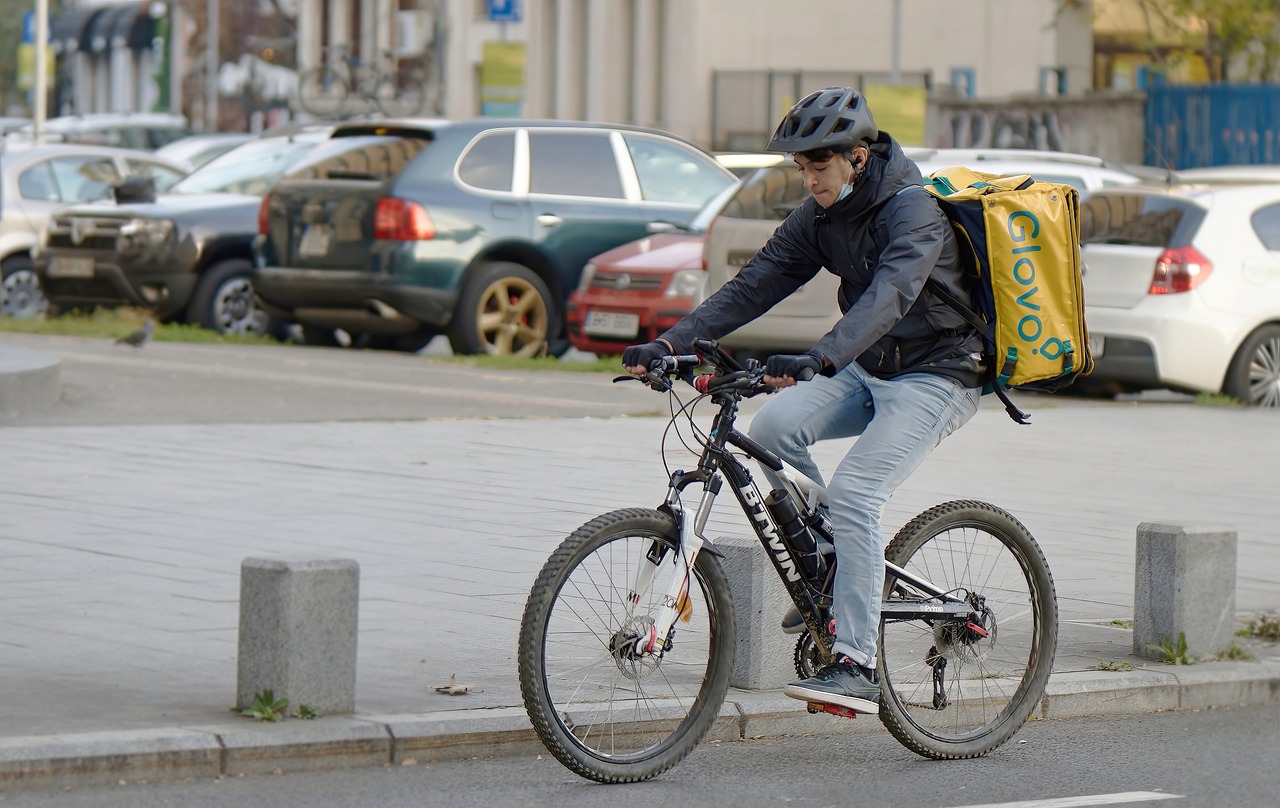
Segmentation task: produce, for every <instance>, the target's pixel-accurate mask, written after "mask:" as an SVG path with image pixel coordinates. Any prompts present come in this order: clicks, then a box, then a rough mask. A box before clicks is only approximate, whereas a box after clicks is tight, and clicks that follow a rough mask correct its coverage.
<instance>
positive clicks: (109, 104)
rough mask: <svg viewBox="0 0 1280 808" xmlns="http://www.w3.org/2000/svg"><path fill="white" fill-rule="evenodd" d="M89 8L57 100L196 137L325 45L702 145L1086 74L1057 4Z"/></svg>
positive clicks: (493, 110)
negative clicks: (841, 88)
mask: <svg viewBox="0 0 1280 808" xmlns="http://www.w3.org/2000/svg"><path fill="white" fill-rule="evenodd" d="M87 2H92V3H93V4H92V5H82V6H74V7H70V8H68V9H67V10H64V11H63V12H62V15H61V16H60V17H59V18H57V19H56V20H55V22H54V24H53V29H52V30H53V31H54V33H55V36H54V37H51V38H53V39H54V40H55V52H56V53H57V58H58V71H59V74H58V75H59V77H60V79H61V80H60V82H59V88H60V89H59V95H58V98H57V104H56V106H55V107H54V108H53V109H55V110H56V111H59V112H67V111H75V112H89V111H99V110H112V111H116V110H123V109H139V110H142V109H155V108H157V107H169V108H170V109H171V110H172V111H180V112H183V113H184V114H186V115H187V116H188V117H189V118H190V119H191V120H192V123H193V124H195V125H196V126H197V128H202V129H211V128H224V129H225V128H243V125H244V124H245V123H246V122H247V120H248V118H247V117H246V116H245V115H242V114H239V111H243V110H244V109H245V108H246V107H254V106H257V107H261V108H262V109H266V110H268V111H269V112H271V113H272V114H273V115H274V116H275V117H277V118H278V117H280V116H282V115H287V114H292V113H294V112H296V111H297V105H296V104H295V103H294V101H295V100H296V93H297V85H296V84H290V83H289V82H287V81H284V82H282V81H280V80H279V76H278V74H277V73H276V72H275V70H276V69H284V70H286V71H288V72H290V73H292V75H294V76H296V75H297V72H298V71H302V70H305V69H307V68H309V67H313V66H315V65H318V64H320V63H321V62H322V60H324V59H325V58H339V57H338V56H337V55H336V54H337V50H336V48H343V49H345V50H346V51H347V52H348V53H350V54H351V55H352V56H354V57H355V58H358V59H361V60H365V61H373V62H374V63H377V64H379V65H381V66H383V67H386V68H388V69H390V70H396V69H397V68H403V67H404V65H406V64H407V63H408V60H413V59H421V60H425V61H427V62H428V63H429V64H430V65H431V66H432V68H433V71H432V75H433V79H432V80H431V82H430V83H431V88H430V92H429V94H428V95H429V96H430V103H429V105H428V109H427V112H428V113H429V114H437V115H443V116H447V117H470V116H474V115H479V114H488V115H507V116H510V115H523V116H528V117H552V118H564V119H587V120H602V121H615V122H626V123H636V124H641V125H647V126H654V127H657V128H661V129H665V130H668V131H671V132H673V133H675V134H677V135H681V136H683V137H685V138H688V139H690V140H693V141H694V142H697V143H699V144H700V145H703V146H706V147H709V148H717V149H735V148H736V149H758V148H760V147H761V146H763V144H764V142H765V140H766V139H767V136H768V133H769V132H770V131H771V130H772V128H773V125H774V123H775V122H776V121H777V119H778V118H779V117H780V116H781V114H782V112H783V111H784V110H785V109H786V108H787V107H788V106H789V105H790V104H791V103H792V102H793V101H794V100H795V99H796V98H798V97H800V95H802V94H803V93H806V92H808V91H810V90H812V89H814V88H818V87H822V86H827V85H831V84H853V85H855V86H859V87H862V88H863V89H865V90H867V91H868V93H869V94H872V95H875V94H879V95H878V96H876V99H875V104H876V106H875V108H876V110H877V115H878V116H881V117H883V118H884V120H885V121H892V122H893V124H894V125H893V127H892V128H891V127H890V126H888V125H886V126H885V128H887V129H890V131H894V130H895V129H896V130H897V131H896V132H895V134H899V135H903V138H902V139H904V140H907V141H911V140H915V141H916V142H923V141H924V140H925V139H926V133H925V127H924V117H925V112H924V110H925V104H926V103H927V102H926V99H927V98H934V99H936V98H966V97H968V98H988V99H990V98H1009V97H1046V96H1050V97H1059V96H1080V95H1082V94H1084V93H1085V92H1087V91H1089V90H1091V89H1092V88H1093V85H1094V79H1093V74H1092V70H1093V59H1094V57H1093V41H1092V33H1091V24H1092V19H1091V18H1092V11H1091V8H1090V6H1089V4H1088V3H1083V4H1080V5H1075V4H1071V3H1067V4H1065V5H1064V4H1063V3H1061V2H1060V0H857V2H849V0H788V2H787V3H785V4H784V3H777V2H774V1H773V0H287V1H286V0H167V2H163V1H162V2H148V3H139V2H136V0H133V1H132V2H126V3H122V4H113V5H103V2H102V0H87ZM1064 9H1065V10H1064ZM212 11H216V12H217V15H218V16H217V26H216V29H215V30H216V37H215V39H216V48H215V49H214V50H212V51H211V50H210V48H209V44H210V43H209V40H210V29H211V28H213V26H210V25H209V17H208V15H209V14H210V13H211V12H212ZM170 30H171V31H173V36H172V37H166V38H164V39H163V41H161V37H159V36H158V35H157V34H158V32H162V33H167V31H170ZM157 47H161V48H163V50H157ZM164 58H168V59H169V62H168V63H164V62H163V60H164ZM228 65H231V66H238V68H236V69H228V67H227V66H228ZM211 66H215V67H214V68H213V72H211V70H210V67H211ZM218 73H223V75H222V79H223V80H222V81H221V83H219V81H218ZM215 88H217V89H216V93H217V95H218V96H220V101H218V102H217V103H215V104H210V103H209V101H210V97H211V96H212V95H213V94H214V93H215ZM290 94H293V96H294V97H293V98H290V97H288V96H289V95H290ZM255 111H259V112H260V111H261V110H255ZM348 111H365V110H362V109H352V110H348ZM215 116H216V118H217V120H216V121H214V120H212V118H213V117H215ZM256 120H258V121H261V118H258V119H256ZM268 122H269V121H268Z"/></svg>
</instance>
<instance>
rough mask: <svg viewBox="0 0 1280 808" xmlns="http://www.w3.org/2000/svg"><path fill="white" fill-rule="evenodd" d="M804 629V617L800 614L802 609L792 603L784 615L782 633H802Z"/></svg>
mask: <svg viewBox="0 0 1280 808" xmlns="http://www.w3.org/2000/svg"><path fill="white" fill-rule="evenodd" d="M803 631H804V618H803V617H801V616H800V610H799V609H797V608H796V607H795V604H792V606H791V608H790V609H787V613H786V614H784V615H783V616H782V633H783V634H800V633H801V632H803Z"/></svg>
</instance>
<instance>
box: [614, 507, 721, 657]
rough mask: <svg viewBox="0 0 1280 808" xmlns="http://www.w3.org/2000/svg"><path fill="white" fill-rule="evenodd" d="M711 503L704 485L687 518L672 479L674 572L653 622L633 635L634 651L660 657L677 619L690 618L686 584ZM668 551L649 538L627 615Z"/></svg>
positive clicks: (662, 544) (703, 541) (665, 547)
mask: <svg viewBox="0 0 1280 808" xmlns="http://www.w3.org/2000/svg"><path fill="white" fill-rule="evenodd" d="M714 503H715V493H714V492H713V491H712V490H711V489H710V488H704V489H703V492H702V500H701V501H700V502H699V503H698V509H697V510H696V511H695V512H694V514H693V516H692V517H690V515H689V514H688V513H687V512H686V511H685V509H684V506H683V505H682V504H681V502H680V494H679V489H678V488H677V486H676V485H675V484H674V482H673V485H672V486H671V490H670V491H669V492H668V494H667V501H666V505H667V508H668V509H669V510H670V511H671V513H672V515H674V516H675V519H676V530H677V531H678V533H679V545H678V547H677V548H676V552H677V553H678V556H677V558H676V559H675V560H674V562H673V565H672V572H673V574H672V575H671V580H670V581H669V582H667V583H666V590H665V592H664V593H663V595H662V601H661V603H662V608H661V609H660V610H659V612H658V614H657V616H656V617H654V619H653V624H652V625H650V626H648V629H647V630H646V631H643V632H640V636H637V637H636V638H635V640H634V648H633V649H632V650H633V652H634V653H636V654H640V655H644V654H656V655H658V656H661V655H662V654H663V653H664V652H665V651H666V649H667V643H668V640H669V639H670V637H671V630H672V628H673V627H674V626H675V624H676V620H678V619H680V618H681V617H682V616H683V617H684V619H685V620H688V619H689V614H690V611H689V610H690V605H689V587H690V586H691V585H692V581H691V579H692V573H693V564H694V562H695V561H696V560H697V558H698V553H700V552H701V551H702V546H703V544H704V543H705V541H706V540H705V538H704V536H703V535H702V534H703V531H704V530H705V528H706V524H707V517H708V516H709V515H710V514H711V507H712V505H713V504H714ZM670 552H671V551H670V549H669V548H668V546H667V545H666V544H665V543H663V542H659V541H651V542H650V543H649V547H648V550H647V551H646V552H645V554H644V557H643V558H642V559H641V561H640V564H639V568H638V569H637V570H636V577H635V583H634V584H633V586H632V588H631V591H630V592H629V593H627V597H628V600H629V602H630V604H631V608H632V613H631V615H630V616H631V617H632V618H634V617H635V609H636V607H638V606H639V605H640V601H641V600H642V599H643V598H644V596H645V595H646V594H647V593H648V592H649V589H650V587H651V586H653V584H654V577H655V576H656V575H657V572H658V567H659V566H661V564H662V563H663V561H664V560H665V559H666V557H667V556H668V555H669V554H670ZM660 585H661V584H660Z"/></svg>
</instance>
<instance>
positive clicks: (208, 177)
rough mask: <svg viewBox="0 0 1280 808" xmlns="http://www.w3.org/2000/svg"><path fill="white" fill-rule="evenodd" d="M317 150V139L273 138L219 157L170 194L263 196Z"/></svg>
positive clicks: (177, 185)
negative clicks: (286, 173)
mask: <svg viewBox="0 0 1280 808" xmlns="http://www.w3.org/2000/svg"><path fill="white" fill-rule="evenodd" d="M315 147H316V141H313V140H293V139H290V138H284V137H270V138H264V139H262V140H254V141H250V142H249V143H246V144H244V145H243V146H241V147H239V148H236V149H232V150H231V151H229V152H227V153H226V154H224V155H222V156H220V157H215V158H214V159H212V160H210V161H209V162H207V163H205V164H204V165H202V166H201V167H200V168H198V169H197V170H195V171H193V172H191V173H190V174H188V175H187V176H185V177H183V178H182V179H181V180H178V182H177V183H175V184H174V186H173V187H172V188H170V189H169V192H170V193H174V194H209V193H232V194H250V195H253V196H262V195H263V194H265V193H266V192H267V189H268V188H270V187H271V183H272V182H274V181H275V179H276V178H277V177H279V176H280V175H281V174H283V173H284V172H285V171H288V170H289V169H290V168H292V167H293V166H294V165H295V164H296V163H297V162H298V161H299V160H300V159H302V157H303V156H304V155H306V154H307V153H308V152H310V151H311V150H312V149H314V148H315Z"/></svg>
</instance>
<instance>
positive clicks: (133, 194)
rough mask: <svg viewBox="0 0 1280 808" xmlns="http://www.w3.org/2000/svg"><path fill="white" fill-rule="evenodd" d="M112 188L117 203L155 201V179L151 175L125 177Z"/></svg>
mask: <svg viewBox="0 0 1280 808" xmlns="http://www.w3.org/2000/svg"><path fill="white" fill-rule="evenodd" d="M112 190H113V192H114V194H115V198H116V204H117V205H124V204H127V203H130V202H155V201H156V181H155V180H154V179H152V178H151V177H125V178H124V179H123V180H121V181H120V182H119V183H118V184H117V185H116V186H115V187H114V188H113V189H112Z"/></svg>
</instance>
